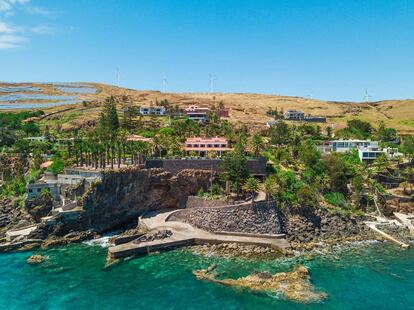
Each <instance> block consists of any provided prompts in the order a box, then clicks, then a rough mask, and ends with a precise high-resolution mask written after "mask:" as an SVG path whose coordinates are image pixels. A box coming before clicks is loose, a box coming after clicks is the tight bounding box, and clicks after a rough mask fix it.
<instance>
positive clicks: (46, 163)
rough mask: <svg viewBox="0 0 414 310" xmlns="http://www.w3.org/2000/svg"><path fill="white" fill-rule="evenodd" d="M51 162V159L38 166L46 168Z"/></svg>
mask: <svg viewBox="0 0 414 310" xmlns="http://www.w3.org/2000/svg"><path fill="white" fill-rule="evenodd" d="M52 164H53V161H52V160H48V161H45V162H44V163H42V164H40V168H42V169H47V168H49V167H50V166H51V165H52Z"/></svg>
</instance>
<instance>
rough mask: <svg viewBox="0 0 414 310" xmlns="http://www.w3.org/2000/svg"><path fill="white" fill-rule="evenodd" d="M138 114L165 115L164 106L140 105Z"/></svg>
mask: <svg viewBox="0 0 414 310" xmlns="http://www.w3.org/2000/svg"><path fill="white" fill-rule="evenodd" d="M139 114H141V115H165V107H161V106H156V107H146V106H143V107H140V108H139Z"/></svg>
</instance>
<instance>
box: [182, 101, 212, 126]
mask: <svg viewBox="0 0 414 310" xmlns="http://www.w3.org/2000/svg"><path fill="white" fill-rule="evenodd" d="M184 112H185V114H186V115H187V117H188V118H189V119H191V120H193V121H195V122H201V123H204V122H206V121H207V120H208V116H209V114H210V109H209V108H200V107H198V106H195V105H194V106H190V107H188V108H187V109H185V110H184Z"/></svg>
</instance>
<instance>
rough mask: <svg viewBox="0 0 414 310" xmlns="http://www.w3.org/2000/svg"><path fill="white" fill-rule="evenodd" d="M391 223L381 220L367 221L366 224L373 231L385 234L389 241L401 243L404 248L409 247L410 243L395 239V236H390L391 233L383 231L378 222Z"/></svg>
mask: <svg viewBox="0 0 414 310" xmlns="http://www.w3.org/2000/svg"><path fill="white" fill-rule="evenodd" d="M389 223H390V222H381V221H379V222H365V225H367V226H368V227H369V228H371V229H372V230H373V231H375V232H377V233H378V234H380V235H381V236H383V237H384V238H385V239H387V240H388V241H391V242H394V243H395V244H397V245H399V246H400V247H401V248H403V249H408V248H409V247H410V245H409V244H407V243H404V242H401V241H399V240H397V239H395V238H394V237H392V236H390V235H389V234H387V233H386V232H384V231H382V230H381V229H379V228H378V227H377V225H378V224H389Z"/></svg>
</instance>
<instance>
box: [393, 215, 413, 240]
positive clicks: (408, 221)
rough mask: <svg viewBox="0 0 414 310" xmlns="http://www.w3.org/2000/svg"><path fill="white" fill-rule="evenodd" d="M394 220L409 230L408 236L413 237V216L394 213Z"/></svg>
mask: <svg viewBox="0 0 414 310" xmlns="http://www.w3.org/2000/svg"><path fill="white" fill-rule="evenodd" d="M394 216H395V217H396V219H397V220H398V221H399V222H400V223H401V224H402V225H404V226H405V227H407V228H408V229H409V230H410V234H411V235H412V236H414V214H404V213H398V212H395V213H394Z"/></svg>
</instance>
